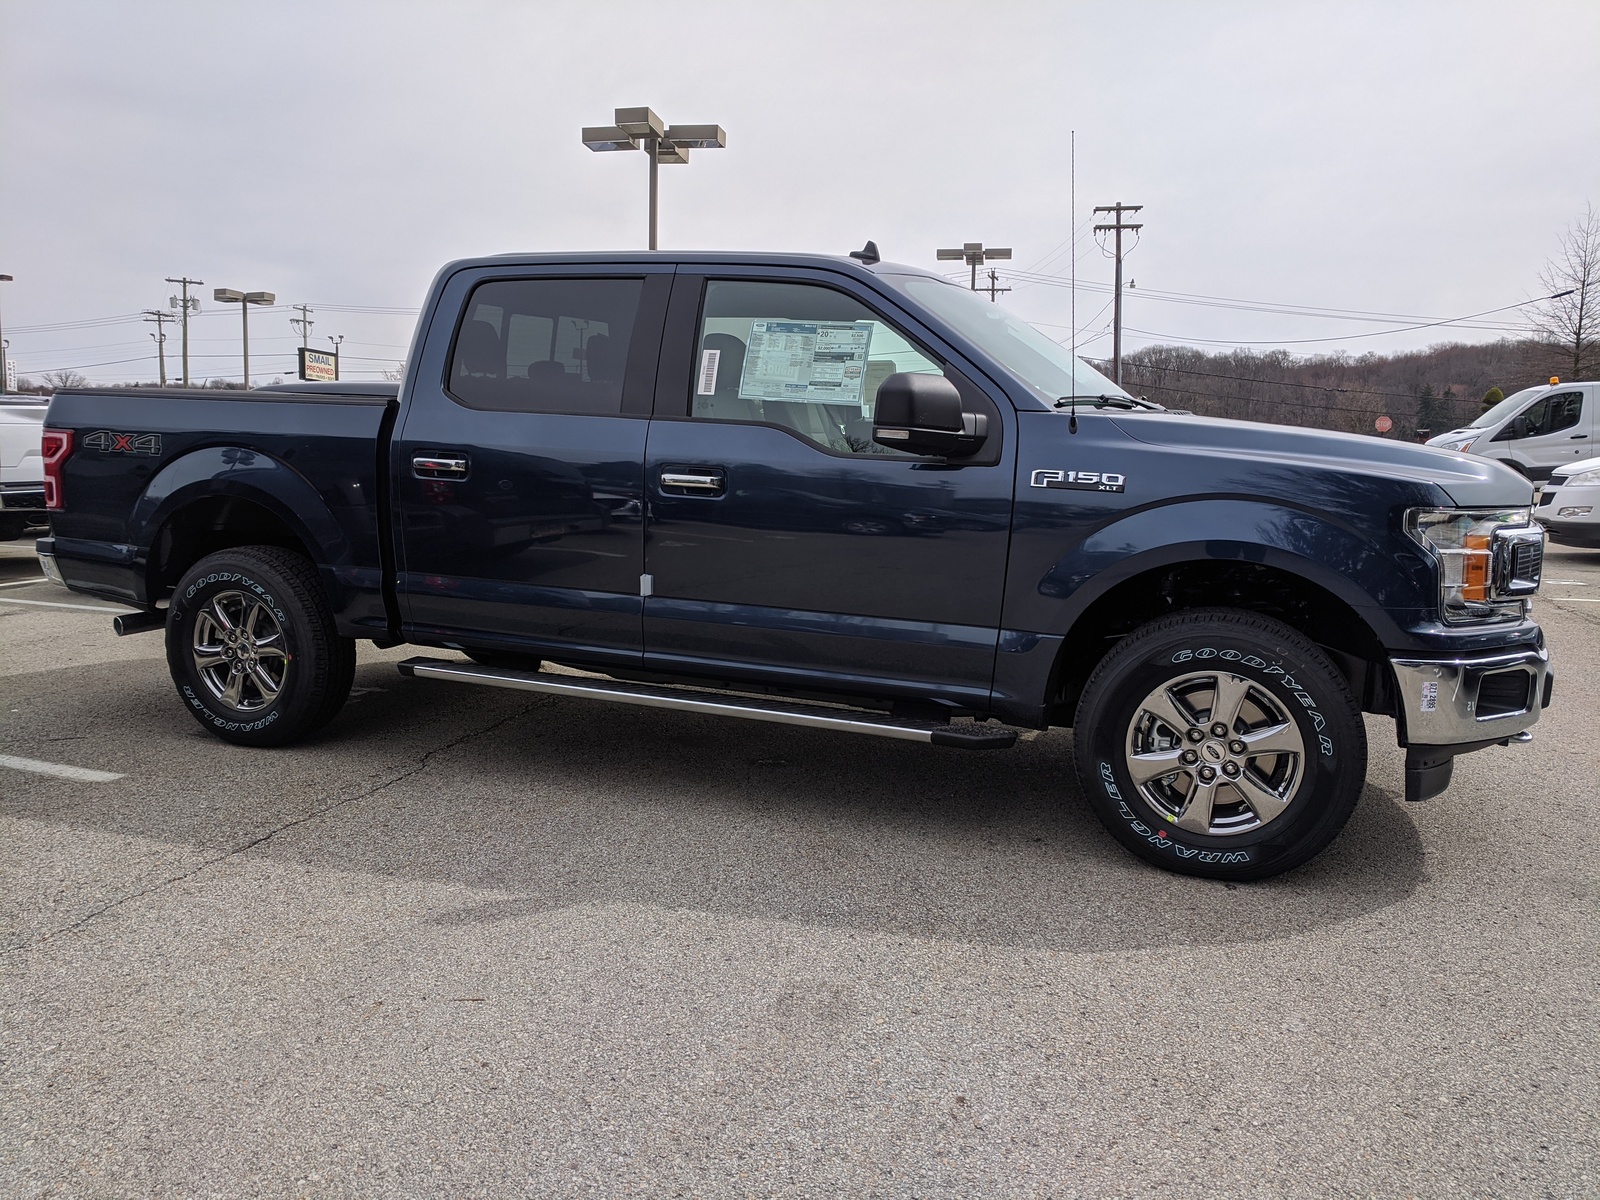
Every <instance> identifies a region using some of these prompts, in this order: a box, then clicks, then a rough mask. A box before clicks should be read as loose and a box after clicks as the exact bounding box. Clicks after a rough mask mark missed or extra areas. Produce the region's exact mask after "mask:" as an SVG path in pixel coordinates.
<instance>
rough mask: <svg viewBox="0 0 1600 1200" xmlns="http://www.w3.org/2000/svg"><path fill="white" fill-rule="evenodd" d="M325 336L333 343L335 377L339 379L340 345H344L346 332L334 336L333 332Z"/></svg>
mask: <svg viewBox="0 0 1600 1200" xmlns="http://www.w3.org/2000/svg"><path fill="white" fill-rule="evenodd" d="M324 336H325V337H326V338H327V339H328V341H330V342H332V343H333V377H334V378H335V379H337V378H339V347H340V346H342V345H344V334H342V333H341V334H340V335H339V336H338V337H334V336H333V334H331V333H329V334H325V335H324Z"/></svg>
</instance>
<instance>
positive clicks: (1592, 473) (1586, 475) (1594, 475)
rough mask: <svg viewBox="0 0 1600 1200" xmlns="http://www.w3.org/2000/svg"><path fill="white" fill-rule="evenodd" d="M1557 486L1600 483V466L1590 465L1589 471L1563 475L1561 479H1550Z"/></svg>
mask: <svg viewBox="0 0 1600 1200" xmlns="http://www.w3.org/2000/svg"><path fill="white" fill-rule="evenodd" d="M1550 482H1551V483H1552V484H1554V485H1555V486H1556V487H1566V486H1568V485H1569V484H1574V483H1575V484H1577V485H1578V486H1579V487H1594V486H1595V485H1596V484H1600V467H1590V468H1589V469H1588V470H1587V471H1579V472H1578V473H1577V474H1575V475H1563V476H1562V477H1561V478H1560V479H1552V480H1551V481H1550Z"/></svg>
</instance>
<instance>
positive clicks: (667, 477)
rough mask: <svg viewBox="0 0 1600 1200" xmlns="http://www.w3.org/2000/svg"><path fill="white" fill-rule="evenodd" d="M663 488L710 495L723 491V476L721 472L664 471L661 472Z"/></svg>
mask: <svg viewBox="0 0 1600 1200" xmlns="http://www.w3.org/2000/svg"><path fill="white" fill-rule="evenodd" d="M661 486H662V487H664V488H679V489H682V490H683V491H686V492H699V493H702V494H705V495H710V494H711V493H713V492H720V491H722V488H723V476H722V472H721V471H716V472H703V471H663V472H661Z"/></svg>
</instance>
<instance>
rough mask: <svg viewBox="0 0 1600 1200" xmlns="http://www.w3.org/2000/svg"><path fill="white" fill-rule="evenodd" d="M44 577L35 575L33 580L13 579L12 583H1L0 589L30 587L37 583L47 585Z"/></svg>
mask: <svg viewBox="0 0 1600 1200" xmlns="http://www.w3.org/2000/svg"><path fill="white" fill-rule="evenodd" d="M47 582H49V581H48V580H46V579H45V577H44V576H43V575H35V576H34V577H33V578H32V579H13V580H12V581H11V582H10V583H0V587H30V586H32V585H33V584H35V583H47Z"/></svg>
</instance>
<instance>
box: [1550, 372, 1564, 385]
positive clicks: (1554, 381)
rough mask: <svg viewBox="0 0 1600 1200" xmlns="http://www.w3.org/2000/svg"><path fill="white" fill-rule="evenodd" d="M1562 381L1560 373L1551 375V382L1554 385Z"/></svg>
mask: <svg viewBox="0 0 1600 1200" xmlns="http://www.w3.org/2000/svg"><path fill="white" fill-rule="evenodd" d="M1560 382H1561V376H1559V375H1552V376H1550V384H1551V386H1552V387H1553V386H1554V385H1556V384H1558V383H1560Z"/></svg>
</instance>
